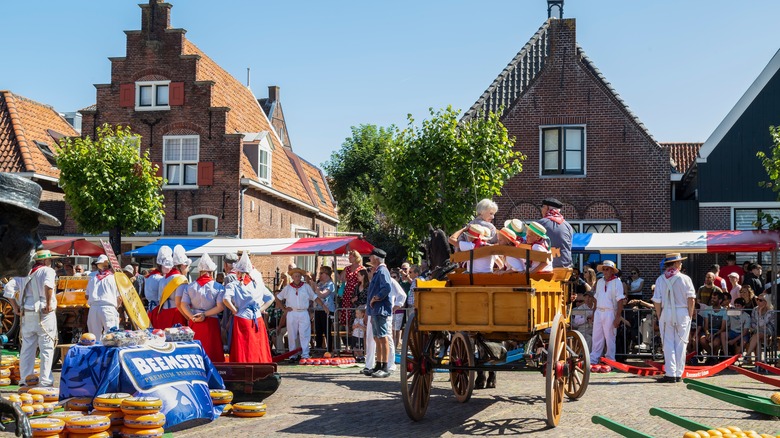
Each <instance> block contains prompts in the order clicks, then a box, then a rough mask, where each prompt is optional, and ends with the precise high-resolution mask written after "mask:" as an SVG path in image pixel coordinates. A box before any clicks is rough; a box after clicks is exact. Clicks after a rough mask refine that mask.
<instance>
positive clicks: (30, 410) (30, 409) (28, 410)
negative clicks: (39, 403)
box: [22, 405, 35, 417]
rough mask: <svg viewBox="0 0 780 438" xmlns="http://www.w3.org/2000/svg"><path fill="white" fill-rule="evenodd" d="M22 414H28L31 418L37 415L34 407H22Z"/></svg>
mask: <svg viewBox="0 0 780 438" xmlns="http://www.w3.org/2000/svg"><path fill="white" fill-rule="evenodd" d="M22 412H24V413H25V414H27V416H28V417H29V416H30V415H33V414H34V413H35V409H33V407H32V405H22Z"/></svg>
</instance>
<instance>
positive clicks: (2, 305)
mask: <svg viewBox="0 0 780 438" xmlns="http://www.w3.org/2000/svg"><path fill="white" fill-rule="evenodd" d="M0 311H1V312H2V314H0V326H2V327H0V330H2V333H3V334H4V335H6V336H8V339H13V338H14V336H16V333H17V332H18V331H19V317H18V316H16V315H15V314H14V308H13V307H12V306H11V302H10V301H8V299H7V298H4V297H0Z"/></svg>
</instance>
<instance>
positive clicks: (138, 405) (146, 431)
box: [122, 397, 165, 438]
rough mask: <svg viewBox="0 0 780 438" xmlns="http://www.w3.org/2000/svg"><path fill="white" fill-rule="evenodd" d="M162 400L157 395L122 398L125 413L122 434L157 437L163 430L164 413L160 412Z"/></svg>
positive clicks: (148, 437)
mask: <svg viewBox="0 0 780 438" xmlns="http://www.w3.org/2000/svg"><path fill="white" fill-rule="evenodd" d="M160 409H162V400H160V399H159V398H157V397H130V398H126V399H124V400H122V412H124V413H125V427H123V428H122V436H123V437H126V438H141V437H145V438H159V437H162V436H163V433H164V432H165V431H164V430H163V426H164V425H165V414H163V413H162V412H160Z"/></svg>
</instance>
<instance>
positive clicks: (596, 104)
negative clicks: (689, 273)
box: [464, 18, 674, 287]
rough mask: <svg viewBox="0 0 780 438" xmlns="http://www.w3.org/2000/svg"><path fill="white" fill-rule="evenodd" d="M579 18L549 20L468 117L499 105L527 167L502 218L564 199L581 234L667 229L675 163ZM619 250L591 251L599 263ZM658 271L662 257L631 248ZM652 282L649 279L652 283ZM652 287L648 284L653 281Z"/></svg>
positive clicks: (534, 213) (507, 193)
mask: <svg viewBox="0 0 780 438" xmlns="http://www.w3.org/2000/svg"><path fill="white" fill-rule="evenodd" d="M576 35H577V32H576V21H575V20H574V19H554V18H553V19H549V20H548V21H547V22H545V23H544V24H543V25H542V27H541V28H540V29H539V30H538V31H537V32H536V33H535V34H534V35H533V37H532V38H531V39H530V41H528V43H527V44H526V45H525V46H524V47H523V48H522V49H521V50H520V52H519V53H518V54H517V55H516V56H515V57H514V58H513V59H512V61H510V63H509V64H508V65H507V66H506V67H505V68H504V69H503V71H502V72H501V73H500V74H499V76H498V77H497V78H496V79H495V80H494V81H493V83H492V84H491V85H490V86H489V87H488V89H487V90H486V91H485V92H484V93H483V94H482V96H480V98H479V99H478V100H477V101H476V103H475V104H474V105H473V106H472V107H471V108H470V109H469V110H468V111H467V112H466V113H465V115H464V119H469V118H471V117H476V116H477V115H478V114H479V113H480V112H483V111H493V112H498V113H499V114H500V116H501V121H502V122H503V123H504V125H505V126H506V127H507V129H508V131H509V134H510V136H513V137H515V139H516V145H515V147H516V149H517V150H519V151H520V152H522V153H523V154H525V155H526V157H527V159H526V161H525V162H524V163H523V172H522V173H520V174H519V175H517V176H515V177H514V178H512V179H511V180H509V181H508V182H507V184H506V185H505V186H504V188H503V192H502V195H501V196H500V197H497V198H496V199H495V201H496V202H497V203H498V205H499V211H498V214H497V215H496V223H497V224H503V222H504V220H506V219H508V218H518V219H522V220H534V219H537V218H539V217H541V212H540V203H541V200H542V199H543V198H545V197H548V196H552V197H556V198H558V199H559V200H561V201H562V202H563V203H564V207H563V209H562V213H563V215H564V217H566V218H567V220H568V221H569V222H570V223H571V224H572V226H573V227H574V228H575V231H577V232H597V233H601V232H611V233H614V232H640V231H641V232H668V231H671V219H670V214H669V211H670V204H671V196H670V191H671V181H672V177H671V175H672V168H673V164H674V163H673V161H672V160H670V152H669V149H668V148H664V147H662V146H661V145H659V144H658V142H656V140H655V139H654V138H653V137H652V136H651V135H650V133H649V132H648V131H647V129H646V128H645V126H644V125H643V124H642V122H641V121H640V120H639V118H638V117H637V116H636V115H635V114H633V113H632V112H631V110H630V109H629V108H628V106H627V105H626V103H625V102H624V101H623V100H622V99H621V98H620V96H619V95H618V93H617V92H616V91H615V89H614V88H613V87H612V86H611V85H610V83H609V82H607V80H606V78H605V77H604V75H602V74H601V72H599V70H598V69H597V68H596V66H595V64H594V63H593V61H591V60H590V59H589V58H588V57H587V55H586V54H585V52H584V50H583V49H582V47H580V46H579V45H578V44H577V38H576ZM601 258H611V259H613V260H614V259H618V257H616V256H598V255H586V256H584V257H581V258H580V260H579V261H578V262H579V263H583V262H593V261H598V260H600V259H601ZM619 259H620V260H619V262H620V265H621V266H622V267H624V268H625V267H628V266H637V267H638V268H639V269H640V271H642V272H643V276H644V277H645V279H646V280H648V279H650V278H655V275H656V273H657V271H658V261H657V259H658V257H655V256H654V257H647V256H635V255H625V256H622V257H620V258H619ZM647 283H648V282H646V284H647ZM648 287H649V286H648Z"/></svg>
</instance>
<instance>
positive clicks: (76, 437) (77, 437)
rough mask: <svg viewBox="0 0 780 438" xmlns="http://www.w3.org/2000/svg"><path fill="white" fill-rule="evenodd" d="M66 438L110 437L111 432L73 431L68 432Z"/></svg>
mask: <svg viewBox="0 0 780 438" xmlns="http://www.w3.org/2000/svg"><path fill="white" fill-rule="evenodd" d="M68 438H111V433H109V432H107V431H103V432H94V433H73V432H68Z"/></svg>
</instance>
